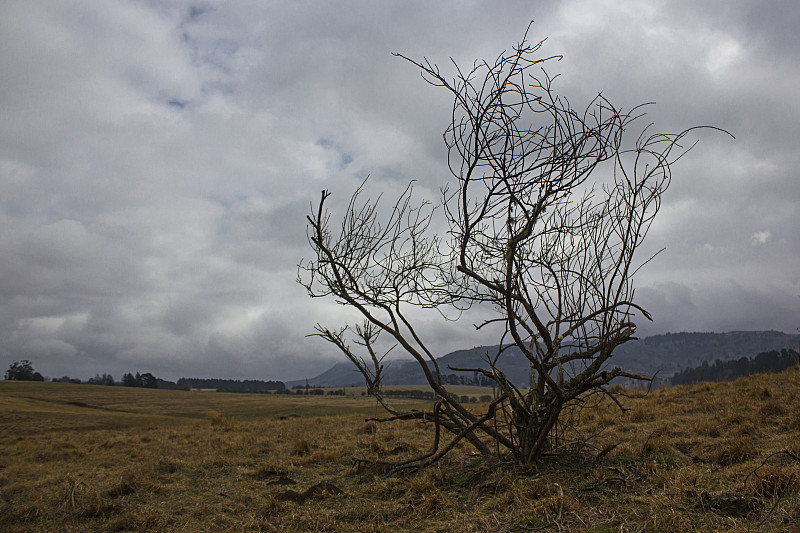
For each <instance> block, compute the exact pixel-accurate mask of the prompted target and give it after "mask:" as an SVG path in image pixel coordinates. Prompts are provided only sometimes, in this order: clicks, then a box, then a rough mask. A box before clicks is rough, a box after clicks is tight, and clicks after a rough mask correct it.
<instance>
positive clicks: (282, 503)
mask: <svg viewBox="0 0 800 533" xmlns="http://www.w3.org/2000/svg"><path fill="white" fill-rule="evenodd" d="M350 392H351V393H352V394H349V395H348V396H344V397H338V396H294V395H291V396H290V395H280V396H273V395H255V394H253V395H245V394H225V393H210V392H182V391H161V390H145V389H128V388H123V387H101V386H89V385H73V384H62V383H16V382H0V531H8V532H17V531H32V532H33V531H37V532H38V531H63V532H73V531H376V532H377V531H384V532H390V531H391V532H395V531H431V532H433V531H443V532H444V531H475V532H479V531H480V532H484V531H496V532H501V531H594V532H606V531H607V532H612V531H614V532H619V531H622V532H645V531H652V532H663V531H698V532H699V531H703V532H705V531H734V532H737V531H739V532H745V531H748V532H750V531H764V532H767V531H769V532H773V531H779V532H780V531H785V532H800V371H798V369H796V368H794V369H790V370H789V371H787V372H785V373H783V374H778V375H772V376H764V375H759V376H753V377H751V378H748V379H740V380H737V381H735V382H733V383H720V384H700V385H695V386H682V387H674V388H670V389H661V390H657V391H653V392H652V393H651V394H650V395H649V396H647V397H646V398H641V399H627V400H626V401H625V403H626V405H627V406H628V407H630V408H631V410H630V411H628V412H626V413H624V414H620V413H619V411H618V409H616V408H615V407H614V406H613V405H611V404H610V403H602V404H600V405H598V406H597V407H595V408H593V409H592V410H591V412H587V413H585V416H584V417H583V421H582V424H583V429H584V430H585V431H587V432H590V431H591V432H598V433H599V434H598V437H597V441H596V444H597V446H598V448H599V449H602V448H604V447H607V446H610V445H613V444H616V443H620V442H621V444H619V445H618V446H616V447H615V448H613V450H611V451H610V452H609V453H608V454H606V455H605V456H603V457H602V458H599V459H593V458H591V457H588V456H573V457H566V456H564V457H561V458H560V459H558V460H553V461H552V462H550V463H548V464H543V465H540V466H539V467H538V468H536V469H527V470H525V469H520V468H517V467H514V466H511V465H509V464H507V463H505V462H503V461H502V460H495V461H493V462H487V461H485V460H480V459H478V458H476V457H475V456H474V455H473V453H472V450H471V449H470V448H469V447H467V446H464V447H460V448H458V449H456V450H455V452H454V453H453V454H451V455H450V456H448V457H447V459H446V460H444V461H442V462H441V463H440V464H439V465H438V466H436V467H434V468H431V469H429V470H427V471H424V472H420V473H416V474H412V475H408V476H394V477H388V478H386V477H382V476H380V475H377V474H376V473H370V472H366V471H360V472H359V471H357V470H356V469H354V468H353V464H354V463H353V459H354V458H360V457H366V458H373V459H374V458H383V459H395V458H401V457H406V456H410V455H411V454H415V453H420V452H422V451H424V450H426V449H427V447H428V445H429V430H430V426H426V425H425V424H422V423H416V422H413V423H411V422H409V423H403V424H400V425H378V426H376V425H375V424H373V423H366V422H365V421H364V418H365V416H373V415H375V414H376V413H377V414H380V412H379V411H376V408H375V403H374V400H371V399H369V398H366V397H362V396H360V391H357V390H354V391H350ZM454 392H456V393H457V394H469V393H470V392H467V391H463V392H462V391H454ZM399 402H400V400H398V403H399ZM404 402H405V405H414V404H415V402H414V401H410V400H406V401H404ZM416 405H417V406H418V407H419V408H424V407H425V406H426V404H424V403H421V402H417V403H416Z"/></svg>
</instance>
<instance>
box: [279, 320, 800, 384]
mask: <svg viewBox="0 0 800 533" xmlns="http://www.w3.org/2000/svg"><path fill="white" fill-rule="evenodd" d="M798 344H800V335H791V334H788V333H783V332H780V331H731V332H728V333H667V334H665V335H654V336H652V337H646V338H644V339H641V340H636V341H630V342H628V343H627V344H624V345H622V346H620V347H619V348H617V350H616V353H615V354H614V357H613V358H612V359H611V365H612V366H619V367H621V368H623V369H625V370H628V371H631V372H638V373H644V374H649V375H651V374H655V373H656V372H658V373H659V378H660V380H659V381H660V382H662V383H663V382H666V381H668V380H669V378H670V377H671V376H672V375H673V374H674V373H676V372H678V371H680V370H682V369H684V368H687V367H691V366H697V365H700V364H701V363H702V362H703V361H708V362H712V361H714V360H716V359H720V360H722V361H726V360H729V359H738V358H740V357H744V356H747V357H750V356H754V355H756V354H757V353H759V352H764V351H769V350H780V349H782V348H796V347H797V346H798ZM496 349H497V347H496V346H476V347H474V348H471V349H465V350H457V351H454V352H451V353H449V354H447V355H444V356H442V357H439V358H437V361H438V363H439V367H440V368H441V371H442V373H443V374H458V375H463V376H465V377H467V378H472V373H471V372H457V371H454V370H450V369H449V367H457V368H471V367H477V366H486V363H485V361H484V360H483V359H482V358H483V357H485V354H486V353H487V351H488V352H489V353H492V352H494V351H495V350H496ZM498 366H499V368H500V369H501V370H502V371H503V373H505V374H506V376H508V377H509V378H510V379H511V380H512V381H513V382H514V383H516V384H518V385H523V386H524V385H525V384H526V383H527V380H528V364H527V361H526V360H525V358H524V357H523V356H522V354H521V353H520V352H519V350H517V349H509V350H508V351H507V352H506V353H504V354H503V355H502V356H501V358H500V360H499V364H498ZM308 383H309V384H310V385H314V386H319V387H345V386H351V385H354V386H363V385H364V380H363V378H362V377H361V375H360V374H359V373H358V371H357V370H356V368H355V366H354V365H353V364H352V363H350V362H349V361H347V362H343V363H337V364H336V365H334V366H333V367H331V368H330V369H328V370H327V371H325V372H323V373H322V374H320V375H318V376H316V377H313V378H311V377H310V378H309V379H308ZM424 383H425V378H424V376H423V374H422V371H421V370H420V369H419V368H418V366H417V364H416V363H415V362H414V361H412V360H395V361H392V362H391V363H387V365H386V368H385V370H384V379H383V384H384V385H422V384H424ZM303 384H305V380H295V381H288V382H286V385H287V387H292V386H295V385H303Z"/></svg>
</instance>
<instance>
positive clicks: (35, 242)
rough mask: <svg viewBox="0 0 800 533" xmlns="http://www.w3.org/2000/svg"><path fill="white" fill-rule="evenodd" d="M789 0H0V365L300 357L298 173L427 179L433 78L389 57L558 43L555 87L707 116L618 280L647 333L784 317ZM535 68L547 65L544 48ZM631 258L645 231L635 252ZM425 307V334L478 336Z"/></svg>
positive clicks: (306, 306)
mask: <svg viewBox="0 0 800 533" xmlns="http://www.w3.org/2000/svg"><path fill="white" fill-rule="evenodd" d="M798 18H800V8H798V7H797V6H795V3H793V2H784V3H779V2H775V3H767V4H759V5H758V6H757V7H754V6H753V5H752V4H751V3H748V2H722V1H720V2H710V3H709V2H704V3H697V2H671V3H659V2H638V1H636V2H634V1H630V2H619V1H615V2H610V1H609V2H595V1H588V0H573V1H569V2H540V3H537V4H536V5H535V6H531V5H530V4H529V3H526V2H521V1H520V2H516V1H512V2H502V3H497V2H495V3H485V4H471V5H465V4H463V3H456V2H436V3H430V2H411V3H408V2H388V3H373V2H361V1H351V2H337V3H336V4H331V3H323V2H319V3H309V4H297V3H285V4H281V3H278V4H270V3H262V2H244V1H242V2H226V3H222V2H201V3H191V2H170V3H163V2H144V1H143V2H121V1H109V2H104V3H103V4H102V6H98V5H97V4H96V3H94V2H89V1H80V0H75V1H69V2H59V3H57V4H53V3H52V2H45V1H43V0H42V1H37V0H24V1H23V0H11V1H6V2H3V3H2V4H0V69H2V72H3V77H2V79H0V364H3V365H4V367H5V365H7V364H8V363H10V362H11V360H13V359H20V358H29V359H31V360H33V361H34V363H35V365H36V367H37V369H38V370H40V371H41V372H43V373H45V374H48V375H51V376H56V375H62V374H69V375H72V376H76V377H84V378H85V377H88V376H91V375H94V374H95V373H97V372H100V373H102V372H111V373H114V374H115V375H116V376H117V377H120V376H121V373H122V372H127V371H137V370H138V371H151V372H154V373H155V374H156V375H159V376H162V377H166V378H177V377H180V376H190V375H191V376H218V377H232V378H251V377H252V378H279V379H291V378H299V377H304V376H307V375H314V374H315V373H317V372H319V371H321V370H324V369H325V368H326V367H327V366H328V365H330V364H331V362H332V361H334V360H337V357H339V356H338V355H337V354H335V353H334V352H333V351H332V350H331V349H330V348H329V347H327V346H326V345H324V343H322V342H321V341H319V340H318V339H314V338H306V337H305V335H307V334H308V333H311V332H312V331H313V324H314V323H315V322H317V321H323V322H325V323H330V324H332V325H335V324H338V323H342V322H343V321H344V320H345V319H346V318H347V317H348V316H352V315H350V314H348V313H347V312H346V310H343V309H342V308H340V307H339V306H336V305H335V304H333V303H331V302H321V301H310V300H309V299H308V297H307V296H306V295H305V293H304V291H303V290H302V288H301V287H299V286H298V285H296V284H295V283H294V280H295V276H296V265H297V263H298V262H299V261H300V259H301V258H302V257H303V256H304V255H307V253H308V251H307V250H308V249H307V244H306V240H305V214H306V211H307V209H308V206H309V203H310V202H312V201H315V200H316V199H317V198H318V195H319V191H320V189H323V188H327V189H331V190H333V191H334V192H335V193H336V194H335V196H334V197H333V198H332V205H334V206H336V205H341V204H342V202H344V201H346V199H347V197H348V195H349V193H350V191H352V190H353V189H354V188H355V187H356V186H357V185H358V184H359V183H360V182H361V180H363V178H364V176H366V175H367V174H371V175H372V183H371V187H372V189H371V190H373V191H382V192H384V194H385V196H386V197H387V198H389V197H391V196H392V194H394V193H397V192H399V191H400V190H402V188H403V187H404V186H405V184H406V183H407V182H408V180H410V179H416V180H417V186H416V191H417V192H418V193H419V194H421V195H423V196H430V197H432V198H435V195H436V191H437V190H438V188H439V187H440V186H441V185H443V184H444V183H445V182H446V179H447V175H448V174H447V167H446V160H445V155H446V152H445V150H444V147H443V144H442V142H441V133H442V131H443V129H444V128H445V126H446V124H447V120H448V116H449V113H450V105H451V102H450V100H449V99H448V98H447V95H446V94H444V93H443V92H442V91H438V90H436V89H435V88H433V87H430V86H428V85H426V84H425V83H424V82H423V81H422V80H421V79H420V77H419V76H418V73H417V72H416V71H415V69H414V68H413V66H412V65H410V64H408V63H406V62H404V61H402V60H400V59H397V58H393V57H392V56H391V53H392V52H402V53H405V54H407V55H409V56H411V57H415V58H419V57H422V56H423V55H424V56H426V57H428V58H429V59H431V60H432V61H435V62H437V63H438V64H440V65H441V66H442V67H443V68H448V62H449V59H448V58H449V57H451V56H452V57H453V58H454V59H456V60H457V61H459V62H460V63H462V64H471V62H472V60H473V59H476V58H489V59H491V58H494V57H495V56H496V55H497V54H499V53H500V52H501V51H502V50H503V49H507V48H509V47H510V46H512V45H513V44H514V42H515V40H516V39H517V38H518V36H520V35H521V33H522V31H524V29H525V26H526V25H527V21H528V20H530V19H535V21H536V22H535V24H534V26H533V28H532V34H531V37H532V38H534V39H538V38H544V37H548V40H547V42H546V44H545V49H544V53H560V54H563V55H564V59H563V60H562V61H560V62H558V63H556V64H554V65H553V67H552V68H553V69H556V70H558V71H560V72H562V73H563V75H562V77H560V78H559V81H558V85H557V88H558V89H560V90H562V91H563V92H564V94H566V95H568V96H569V97H570V99H571V100H572V101H573V103H574V104H576V105H578V104H579V103H580V102H586V101H588V99H590V98H591V97H592V96H593V95H594V94H596V93H597V92H599V91H601V90H602V91H603V93H604V95H606V96H608V97H609V98H610V99H611V100H612V101H613V102H617V103H618V104H619V105H621V106H623V107H627V108H629V107H631V106H633V105H637V104H639V103H642V102H645V101H656V102H657V105H656V106H653V107H652V108H651V109H650V115H649V119H652V120H653V121H655V122H656V125H657V127H659V128H662V129H664V130H670V131H678V130H680V129H683V128H685V127H688V126H693V125H698V124H711V125H715V126H718V127H721V128H725V129H728V130H730V131H731V132H732V133H734V134H735V135H736V140H731V139H730V138H728V137H726V136H724V135H721V134H718V133H713V132H710V131H706V132H699V133H698V135H697V138H699V139H700V141H701V143H700V144H699V145H698V146H697V147H696V148H695V150H693V151H692V152H690V154H689V155H687V156H686V158H685V159H684V160H682V161H681V162H680V163H679V165H678V166H676V169H675V171H676V173H675V179H674V181H673V185H672V187H671V189H670V190H669V192H668V194H667V196H666V197H665V202H664V206H663V212H662V213H661V217H660V219H659V220H658V221H657V223H656V225H655V226H654V227H653V229H652V233H651V235H650V237H651V240H650V241H649V242H648V248H647V250H643V252H644V253H645V256H646V254H647V253H654V252H655V251H657V250H659V249H661V248H666V251H665V252H663V253H662V254H660V255H659V256H658V257H657V258H656V260H655V261H653V263H651V264H650V265H648V268H647V269H645V270H644V271H643V274H642V277H641V279H640V283H639V287H640V289H639V291H638V293H637V294H639V296H640V297H641V298H642V303H644V304H645V305H646V306H647V307H649V308H650V310H651V311H652V312H653V314H654V317H655V319H656V321H655V322H654V323H652V324H647V325H643V331H645V332H647V333H659V332H663V331H668V330H669V331H677V330H699V329H705V330H718V331H721V330H730V329H755V328H775V329H782V330H785V331H794V330H795V329H796V328H797V327H798V324H797V323H796V320H797V318H796V317H797V316H800V313H798V311H800V274H798V272H800V259H798V258H800V237H799V236H798V235H800V233H799V232H797V231H796V228H797V227H798V225H800V215H798V210H797V207H796V199H797V198H800V180H798V179H797V178H798V176H797V171H796V169H797V168H800V160H798V159H800V154H798V153H797V150H796V146H795V145H796V140H795V139H797V138H798V137H799V136H800V131H798V127H799V126H798V124H800V110H798V107H797V106H795V105H793V103H792V102H793V98H794V93H795V87H796V86H797V85H798V82H800V79H799V78H800V69H798V59H797V57H796V54H795V53H794V50H796V49H797V44H798V39H800V37H798V36H797V32H796V31H795V27H796V25H797V22H798ZM554 72H555V70H554ZM643 257H644V256H643ZM471 318H472V316H471V315H470V316H468V317H465V320H464V321H462V322H460V323H457V324H448V323H442V322H441V321H440V320H438V319H437V318H436V315H435V314H431V315H428V314H422V315H420V316H419V317H418V319H419V320H420V321H421V325H420V330H421V331H422V332H423V334H424V335H425V336H426V338H428V339H430V341H431V346H432V347H433V348H434V349H435V350H437V351H438V352H440V353H444V352H446V351H449V350H452V349H457V348H461V347H465V346H472V345H477V344H481V343H483V342H491V341H492V340H494V339H492V338H491V337H489V336H486V335H477V334H475V333H474V332H473V331H472V328H471V327H470V323H471V320H470V319H471Z"/></svg>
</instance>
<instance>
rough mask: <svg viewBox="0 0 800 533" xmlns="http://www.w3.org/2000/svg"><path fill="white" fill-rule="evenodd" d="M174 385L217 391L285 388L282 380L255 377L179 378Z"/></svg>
mask: <svg viewBox="0 0 800 533" xmlns="http://www.w3.org/2000/svg"><path fill="white" fill-rule="evenodd" d="M176 385H177V386H178V388H179V389H186V390H188V389H216V390H217V391H218V392H271V391H282V390H285V389H286V385H285V384H284V383H283V382H282V381H262V380H257V379H245V380H238V379H213V378H211V379H206V378H181V379H179V380H178V382H177V383H176Z"/></svg>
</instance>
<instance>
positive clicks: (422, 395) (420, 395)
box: [382, 389, 492, 403]
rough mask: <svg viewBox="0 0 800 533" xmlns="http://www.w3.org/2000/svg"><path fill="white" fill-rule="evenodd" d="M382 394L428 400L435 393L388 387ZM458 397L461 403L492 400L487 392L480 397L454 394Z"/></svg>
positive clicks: (434, 396) (434, 397) (431, 398)
mask: <svg viewBox="0 0 800 533" xmlns="http://www.w3.org/2000/svg"><path fill="white" fill-rule="evenodd" d="M382 392H383V395H384V396H393V397H396V398H412V399H414V400H429V401H431V402H432V401H434V400H435V399H436V395H435V394H434V393H433V391H426V390H414V389H409V390H396V389H389V390H384V391H382ZM454 396H455V397H456V398H458V399H459V400H460V401H461V403H468V402H471V403H475V402H490V401H492V397H491V396H490V395H488V394H485V395H482V396H481V397H480V398H476V397H475V396H466V395H464V396H458V395H454Z"/></svg>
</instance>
